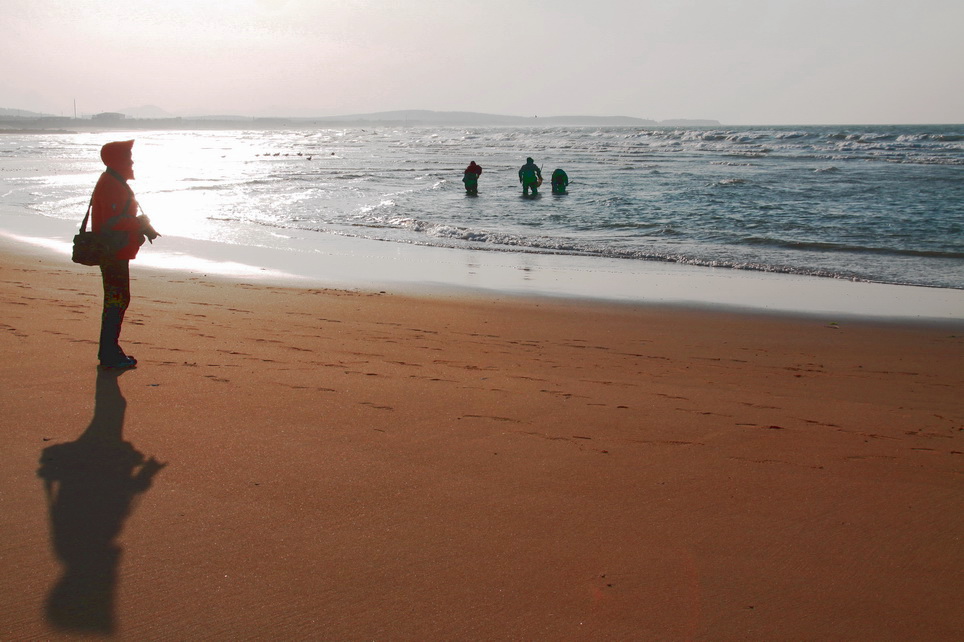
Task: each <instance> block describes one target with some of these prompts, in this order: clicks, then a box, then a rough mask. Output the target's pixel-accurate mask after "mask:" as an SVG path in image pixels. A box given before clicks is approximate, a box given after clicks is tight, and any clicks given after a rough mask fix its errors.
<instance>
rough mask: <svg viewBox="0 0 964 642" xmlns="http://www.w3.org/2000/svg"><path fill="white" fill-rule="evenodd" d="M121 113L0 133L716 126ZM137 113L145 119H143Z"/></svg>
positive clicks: (22, 119)
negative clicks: (294, 128)
mask: <svg viewBox="0 0 964 642" xmlns="http://www.w3.org/2000/svg"><path fill="white" fill-rule="evenodd" d="M144 109H145V108H141V109H140V110H134V109H132V110H124V111H121V112H107V113H101V114H95V115H94V116H90V117H81V118H71V117H64V116H51V115H46V114H40V113H35V112H28V111H24V110H15V109H3V108H0V133H30V132H34V131H44V132H50V131H71V130H73V129H75V128H82V129H84V130H90V129H96V130H101V129H105V130H110V129H236V128H238V127H244V128H254V129H275V128H288V127H375V126H382V127H386V126H390V127H640V128H645V127H719V126H721V123H720V122H719V121H716V120H709V119H706V120H703V119H672V120H662V121H657V120H650V119H646V118H634V117H630V116H545V117H540V116H505V115H499V114H484V113H477V112H454V111H447V112H440V111H431V110H402V111H386V112H374V113H367V114H345V115H340V116H314V117H256V116H239V115H230V114H225V115H218V116H193V117H176V116H166V115H163V116H162V115H159V113H162V112H161V110H159V109H156V108H154V109H152V110H148V111H146V112H145V111H143V110H144ZM139 112H142V113H150V114H153V115H150V116H148V117H144V116H143V115H139Z"/></svg>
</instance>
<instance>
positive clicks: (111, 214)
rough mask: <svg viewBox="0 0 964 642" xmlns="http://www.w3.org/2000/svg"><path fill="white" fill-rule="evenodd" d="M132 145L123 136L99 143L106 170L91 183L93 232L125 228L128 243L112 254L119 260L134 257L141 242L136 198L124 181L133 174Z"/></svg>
mask: <svg viewBox="0 0 964 642" xmlns="http://www.w3.org/2000/svg"><path fill="white" fill-rule="evenodd" d="M133 146H134V141H132V140H125V141H120V142H114V143H107V144H106V145H104V146H103V147H101V149H100V158H101V160H102V161H104V165H106V166H107V170H106V171H105V172H104V173H103V174H101V175H100V179H98V181H97V186H96V187H94V197H93V207H92V211H91V223H90V226H91V229H93V230H94V232H106V231H110V230H122V231H125V232H127V237H128V241H127V244H126V245H124V246H123V247H122V248H121V249H119V250H118V251H117V253H116V254H115V255H114V258H115V259H119V260H130V259H133V258H134V257H136V256H137V251H138V250H139V249H140V247H141V245H143V244H144V234H143V232H142V226H141V222H140V221H138V220H137V200H136V199H135V198H134V191H133V190H132V189H131V188H130V186H129V185H128V184H127V181H128V180H130V179H132V178H134V161H133V160H132V158H131V148H132V147H133ZM128 199H129V200H130V204H128ZM125 205H126V210H125Z"/></svg>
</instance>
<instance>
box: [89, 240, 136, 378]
mask: <svg viewBox="0 0 964 642" xmlns="http://www.w3.org/2000/svg"><path fill="white" fill-rule="evenodd" d="M100 274H101V276H102V277H103V279H104V311H103V313H102V314H101V317H100V350H99V351H98V353H97V357H98V358H99V359H100V362H101V363H104V364H109V363H116V362H117V361H120V360H122V359H123V358H124V357H125V355H124V351H123V350H121V347H120V345H118V339H120V333H121V325H122V324H123V323H124V313H125V312H126V311H127V306H128V305H130V302H131V276H130V261H128V260H126V259H125V260H112V261H107V262H105V263H104V264H103V265H101V266H100Z"/></svg>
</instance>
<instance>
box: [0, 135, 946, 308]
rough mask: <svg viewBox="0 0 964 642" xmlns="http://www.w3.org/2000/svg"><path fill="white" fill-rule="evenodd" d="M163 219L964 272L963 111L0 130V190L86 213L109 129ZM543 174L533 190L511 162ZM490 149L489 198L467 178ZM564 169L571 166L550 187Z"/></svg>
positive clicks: (726, 260)
mask: <svg viewBox="0 0 964 642" xmlns="http://www.w3.org/2000/svg"><path fill="white" fill-rule="evenodd" d="M124 138H136V139H137V144H136V145H135V148H134V149H135V161H136V165H135V171H136V173H137V176H138V179H137V180H136V181H135V182H134V183H133V186H134V188H135V191H136V192H137V194H138V197H139V199H140V201H141V203H142V205H143V206H144V208H145V210H146V211H147V212H148V213H149V214H150V215H151V217H152V218H153V219H154V222H155V226H156V227H157V228H158V229H159V230H160V231H161V232H162V233H163V234H165V236H171V235H173V236H183V237H186V238H192V239H205V240H220V241H224V242H229V243H234V244H239V245H242V246H252V247H258V246H264V247H268V246H270V247H279V246H280V247H283V246H284V240H285V238H286V237H287V236H288V235H291V234H294V233H296V232H297V234H298V236H299V238H302V237H303V233H304V232H308V233H309V235H310V234H318V235H319V236H318V239H319V243H321V242H322V241H323V239H324V238H325V236H324V235H332V234H335V235H345V236H357V237H360V238H367V239H376V240H383V241H388V242H394V243H405V244H410V245H411V244H414V245H434V246H442V247H455V248H463V249H473V250H479V251H498V252H537V253H546V252H550V253H565V254H574V255H582V256H587V257H599V258H600V259H612V258H618V259H625V260H627V261H673V262H678V263H682V264H690V265H703V266H715V267H728V268H734V269H742V270H755V271H764V272H783V273H791V274H800V275H810V276H820V277H833V278H844V279H853V280H864V281H871V282H879V283H895V284H910V285H922V286H930V287H940V288H955V289H964V142H962V140H964V129H962V128H961V127H960V126H951V127H940V126H905V127H850V128H842V127H799V128H765V129H754V128H717V129H691V130H687V129H655V130H632V129H584V128H583V129H531V128H518V129H511V128H486V129H478V130H471V129H454V128H453V129H428V128H413V129H402V128H375V129H370V128H366V129H339V130H274V131H162V132H126V133H125V132H110V133H80V134H40V135H15V134H8V135H4V136H0V161H2V162H3V166H4V167H11V166H16V168H17V170H16V171H5V172H2V173H0V197H2V199H3V201H4V202H5V203H7V204H13V205H16V206H21V207H23V208H27V209H28V210H29V211H31V212H33V213H35V214H36V215H39V216H49V217H55V218H62V219H67V220H78V221H79V219H80V218H81V217H82V215H83V209H84V208H85V206H86V203H87V200H88V199H89V195H90V189H91V188H92V186H93V184H94V182H95V180H96V178H97V175H98V173H99V172H100V170H101V167H102V166H101V164H100V162H99V156H98V150H99V148H100V146H101V145H102V144H103V143H104V142H106V141H108V140H117V139H124ZM526 156H532V157H534V158H535V160H536V163H537V164H540V165H542V168H543V171H544V174H545V178H546V185H545V186H544V189H543V191H542V193H541V194H540V196H539V198H536V199H524V198H522V197H521V189H520V187H519V183H518V177H517V170H518V167H519V166H520V165H521V164H522V163H524V162H525V157H526ZM470 160H475V161H476V162H478V163H479V164H480V165H481V166H482V167H483V170H484V171H483V175H482V177H481V179H480V182H479V190H480V193H479V196H477V197H469V196H466V195H465V193H464V189H463V187H462V183H461V173H462V169H463V168H464V167H465V166H466V165H467V164H468V162H469V161H470ZM557 167H561V168H563V169H565V170H566V172H567V173H568V174H569V178H570V180H571V181H572V184H571V185H570V188H569V193H568V194H567V195H564V196H557V195H553V194H551V193H550V192H549V190H548V177H549V174H551V172H552V170H553V169H555V168H557Z"/></svg>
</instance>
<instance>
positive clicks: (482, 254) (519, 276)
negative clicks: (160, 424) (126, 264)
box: [0, 214, 964, 324]
mask: <svg viewBox="0 0 964 642" xmlns="http://www.w3.org/2000/svg"><path fill="white" fill-rule="evenodd" d="M74 225H75V224H73V223H71V222H69V221H64V220H61V219H52V218H47V217H42V216H38V215H36V214H29V215H23V214H21V215H20V216H17V217H11V216H10V215H9V214H7V215H5V216H4V217H3V218H2V219H0V243H5V244H7V247H8V249H11V250H13V251H16V248H17V246H20V247H21V249H22V251H24V252H26V253H31V252H36V253H42V254H47V255H48V256H49V255H54V256H59V257H63V259H64V260H66V261H67V262H68V263H69V252H70V239H71V238H72V236H73V234H74V233H75V231H74ZM264 240H265V243H266V245H267V246H266V247H250V246H243V245H235V244H230V243H220V242H214V241H202V240H194V239H187V238H183V237H173V236H168V237H161V238H160V239H159V240H158V242H157V244H156V245H153V246H152V245H145V246H144V247H143V248H142V249H141V252H140V254H139V255H138V258H137V259H136V260H135V261H134V264H133V266H132V267H138V268H141V269H150V270H163V271H171V270H174V271H181V272H184V273H190V274H195V275H202V276H215V277H222V278H227V279H254V280H257V281H258V282H262V283H269V284H275V285H285V286H293V287H306V288H310V287H336V288H346V289H361V290H370V291H383V290H391V291H394V292H398V293H401V294H408V295H414V296H477V297H501V296H511V297H517V298H518V297H521V298H535V299H540V298H545V299H555V300H562V301H565V300H573V301H579V300H582V301H596V302H599V303H600V304H602V305H605V304H628V305H669V306H679V307H691V308H696V309H701V308H706V309H718V310H723V311H731V312H743V313H766V314H789V315H791V316H818V317H828V320H831V321H832V320H834V319H837V318H841V319H868V320H871V319H877V320H891V321H904V322H925V323H928V322H938V323H950V324H956V323H962V322H964V291H961V290H951V289H941V288H925V287H918V286H908V285H889V284H877V283H865V282H854V281H844V280H838V279H830V278H821V277H812V276H796V275H787V274H774V273H765V272H754V271H742V270H735V269H729V268H706V267H695V266H687V265H679V264H675V263H661V262H650V261H627V260H624V259H605V258H601V257H580V256H567V255H556V254H541V253H522V252H496V251H477V250H460V249H452V248H440V247H431V246H415V245H408V244H404V243H392V242H386V241H375V240H367V239H360V238H352V237H345V236H339V235H334V234H326V233H323V232H302V231H297V230H285V231H284V234H279V233H268V234H266V235H265V237H264ZM78 267H79V266H78ZM829 317H833V318H829Z"/></svg>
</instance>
